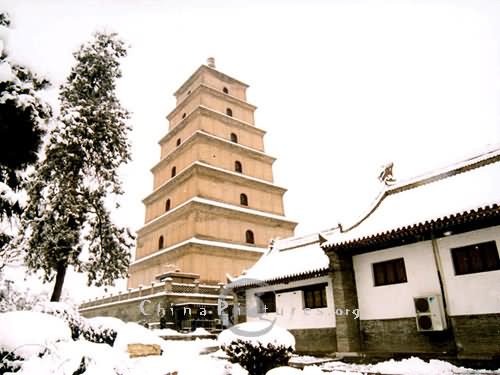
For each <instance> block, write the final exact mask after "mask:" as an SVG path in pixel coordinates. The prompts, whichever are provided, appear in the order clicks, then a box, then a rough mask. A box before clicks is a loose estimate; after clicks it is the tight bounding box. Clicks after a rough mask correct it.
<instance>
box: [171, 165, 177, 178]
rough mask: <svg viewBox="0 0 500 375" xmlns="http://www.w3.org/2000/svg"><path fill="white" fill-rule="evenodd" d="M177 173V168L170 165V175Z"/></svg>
mask: <svg viewBox="0 0 500 375" xmlns="http://www.w3.org/2000/svg"><path fill="white" fill-rule="evenodd" d="M176 174H177V168H175V167H172V173H171V176H172V177H175V175H176Z"/></svg>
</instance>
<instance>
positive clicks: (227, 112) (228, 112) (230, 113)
mask: <svg viewBox="0 0 500 375" xmlns="http://www.w3.org/2000/svg"><path fill="white" fill-rule="evenodd" d="M226 115H228V116H231V117H232V116H233V110H232V109H231V108H226Z"/></svg>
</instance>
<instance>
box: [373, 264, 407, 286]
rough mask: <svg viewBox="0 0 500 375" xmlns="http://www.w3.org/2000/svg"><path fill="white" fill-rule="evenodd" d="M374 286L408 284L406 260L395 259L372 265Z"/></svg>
mask: <svg viewBox="0 0 500 375" xmlns="http://www.w3.org/2000/svg"><path fill="white" fill-rule="evenodd" d="M372 271H373V284H374V286H376V287H377V286H384V285H394V284H404V283H407V282H408V277H407V276H406V265H405V261H404V258H395V259H389V260H385V261H383V262H377V263H373V264H372Z"/></svg>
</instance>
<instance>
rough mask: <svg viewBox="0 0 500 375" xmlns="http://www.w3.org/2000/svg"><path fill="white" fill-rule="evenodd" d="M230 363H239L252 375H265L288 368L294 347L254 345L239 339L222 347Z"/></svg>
mask: <svg viewBox="0 0 500 375" xmlns="http://www.w3.org/2000/svg"><path fill="white" fill-rule="evenodd" d="M222 350H224V351H225V352H226V354H227V355H228V356H229V361H230V362H232V363H239V364H240V365H241V367H243V368H244V369H245V370H247V371H248V373H249V374H250V375H265V374H266V373H267V372H268V371H269V370H271V369H273V368H275V367H279V366H286V365H287V364H288V361H289V360H290V357H291V356H292V353H293V348H292V347H286V346H284V345H279V346H275V345H273V344H271V343H269V344H267V345H264V344H262V343H260V342H259V343H257V344H256V343H253V342H248V341H244V340H241V339H237V340H235V341H232V342H231V343H230V344H229V345H225V346H223V347H222Z"/></svg>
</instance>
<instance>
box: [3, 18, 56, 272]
mask: <svg viewBox="0 0 500 375" xmlns="http://www.w3.org/2000/svg"><path fill="white" fill-rule="evenodd" d="M9 25H10V19H9V16H8V14H7V13H0V35H1V36H2V39H1V40H0V221H4V220H12V219H13V218H14V217H17V216H18V215H20V214H21V212H22V208H21V205H20V203H19V201H18V198H17V193H18V192H19V190H21V189H22V184H23V180H24V178H23V172H24V171H25V170H26V168H27V167H28V166H30V165H33V164H34V163H35V162H36V161H37V159H38V151H39V148H40V146H41V143H42V138H43V135H44V133H45V131H44V129H43V124H44V123H45V122H46V121H47V120H48V119H49V118H50V117H51V115H52V114H51V108H50V106H49V105H48V104H47V103H46V102H45V101H44V100H43V99H42V98H41V97H40V91H41V90H43V89H45V88H47V87H48V86H49V82H48V81H47V80H46V79H44V78H41V77H39V76H37V75H36V74H34V73H32V72H31V71H30V70H29V69H28V68H27V67H25V66H22V65H19V64H16V63H14V62H12V61H11V59H10V58H9V55H8V52H7V50H6V38H5V35H7V31H8V30H7V28H8V27H9ZM10 239H11V235H10V234H8V233H5V232H3V233H2V232H0V250H1V252H2V253H1V260H2V262H1V264H0V268H1V266H3V265H4V263H5V262H6V261H7V260H8V258H9V253H8V252H7V251H8V249H6V245H7V244H8V242H9V241H10Z"/></svg>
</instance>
